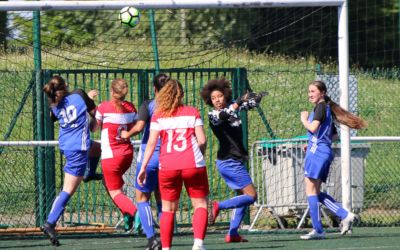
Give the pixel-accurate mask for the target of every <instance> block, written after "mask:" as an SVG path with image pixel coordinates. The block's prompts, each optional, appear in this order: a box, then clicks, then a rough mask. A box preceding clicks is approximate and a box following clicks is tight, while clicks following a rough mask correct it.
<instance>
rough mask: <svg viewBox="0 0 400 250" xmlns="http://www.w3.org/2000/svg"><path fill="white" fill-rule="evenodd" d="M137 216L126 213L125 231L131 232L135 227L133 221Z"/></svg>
mask: <svg viewBox="0 0 400 250" xmlns="http://www.w3.org/2000/svg"><path fill="white" fill-rule="evenodd" d="M134 219H135V217H132V216H130V215H129V214H125V215H124V231H125V232H129V231H130V230H131V229H132V227H133V221H134Z"/></svg>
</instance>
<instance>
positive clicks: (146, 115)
mask: <svg viewBox="0 0 400 250" xmlns="http://www.w3.org/2000/svg"><path fill="white" fill-rule="evenodd" d="M155 106H156V102H155V100H147V101H145V102H144V103H143V104H142V106H141V107H140V109H139V114H138V120H142V121H144V122H146V125H145V127H144V131H143V137H142V142H141V145H140V150H139V155H138V158H137V160H138V162H142V160H143V157H144V151H145V150H146V146H147V142H148V140H149V136H150V121H151V117H152V115H153V114H154V111H155ZM160 145H161V142H160V139H158V142H157V146H156V148H155V149H154V153H153V156H152V158H151V159H150V162H154V161H155V162H157V163H158V155H159V152H160Z"/></svg>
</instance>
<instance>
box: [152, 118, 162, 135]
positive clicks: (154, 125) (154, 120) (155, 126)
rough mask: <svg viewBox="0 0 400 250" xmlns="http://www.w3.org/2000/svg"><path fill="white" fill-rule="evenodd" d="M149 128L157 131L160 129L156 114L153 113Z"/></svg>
mask: <svg viewBox="0 0 400 250" xmlns="http://www.w3.org/2000/svg"><path fill="white" fill-rule="evenodd" d="M150 130H157V131H160V130H161V127H160V124H159V123H158V117H157V115H153V116H152V117H151V123H150Z"/></svg>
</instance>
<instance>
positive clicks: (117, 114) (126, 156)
mask: <svg viewBox="0 0 400 250" xmlns="http://www.w3.org/2000/svg"><path fill="white" fill-rule="evenodd" d="M127 93H128V84H127V82H126V80H124V79H120V78H117V79H114V80H113V81H112V82H111V100H110V101H105V102H102V103H101V104H100V105H99V106H98V108H97V112H96V119H97V123H98V125H99V126H101V165H102V169H103V176H104V185H105V186H106V188H107V191H108V193H109V194H110V197H111V199H112V200H113V202H114V203H115V205H116V206H117V207H118V208H119V209H120V210H121V212H122V213H123V214H124V215H129V216H130V217H134V215H135V213H136V206H135V205H134V204H133V202H132V201H131V200H130V199H129V198H128V197H127V196H126V195H125V194H124V193H123V191H122V186H123V185H124V180H123V178H122V176H123V175H124V173H125V172H126V171H127V170H128V169H129V167H130V166H131V163H132V159H133V146H132V144H131V141H130V139H129V138H128V139H122V138H121V131H124V130H129V129H130V128H132V126H133V125H134V123H135V120H136V116H137V115H136V109H135V106H134V105H133V104H132V103H130V102H128V101H125V100H124V99H125V96H126V94H127Z"/></svg>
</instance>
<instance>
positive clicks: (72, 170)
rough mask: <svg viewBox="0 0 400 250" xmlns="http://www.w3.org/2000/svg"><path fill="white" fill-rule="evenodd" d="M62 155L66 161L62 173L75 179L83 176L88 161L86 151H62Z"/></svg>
mask: <svg viewBox="0 0 400 250" xmlns="http://www.w3.org/2000/svg"><path fill="white" fill-rule="evenodd" d="M62 153H63V155H64V156H65V158H66V160H67V163H66V164H65V166H64V172H65V173H68V174H70V175H73V176H76V177H79V176H83V175H84V174H85V170H86V165H87V163H88V160H89V156H88V151H69V150H63V151H62Z"/></svg>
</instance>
